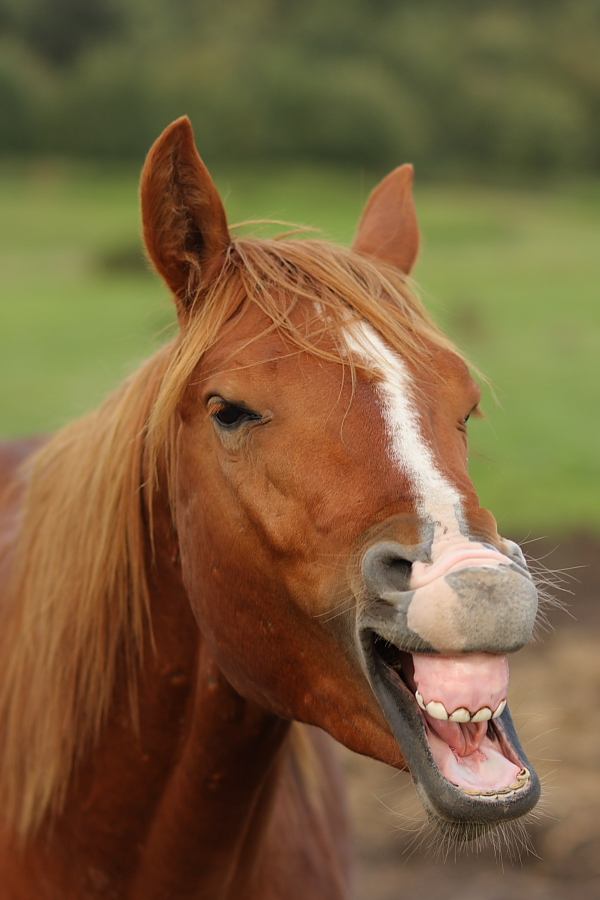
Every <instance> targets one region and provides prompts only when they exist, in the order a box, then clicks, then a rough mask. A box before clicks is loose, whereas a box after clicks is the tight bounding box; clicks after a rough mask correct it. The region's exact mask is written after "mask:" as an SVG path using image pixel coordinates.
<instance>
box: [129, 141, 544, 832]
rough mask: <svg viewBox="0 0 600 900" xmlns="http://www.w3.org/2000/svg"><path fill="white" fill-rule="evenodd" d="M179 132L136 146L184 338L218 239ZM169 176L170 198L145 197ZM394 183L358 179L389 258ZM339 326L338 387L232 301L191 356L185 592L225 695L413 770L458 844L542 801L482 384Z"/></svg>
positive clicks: (220, 224) (529, 600)
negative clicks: (515, 695) (471, 446)
mask: <svg viewBox="0 0 600 900" xmlns="http://www.w3.org/2000/svg"><path fill="white" fill-rule="evenodd" d="M177 128H179V132H178V131H177ZM177 128H175V129H174V130H173V128H172V129H171V133H170V134H169V133H168V134H167V135H166V136H163V138H162V139H160V140H159V142H158V145H157V147H156V148H155V150H154V151H152V153H151V157H150V158H149V162H148V164H147V169H146V182H145V187H144V186H143V191H142V197H143V199H144V197H145V198H146V199H145V201H144V203H145V210H146V213H145V229H146V234H147V239H148V242H149V250H150V253H151V256H152V258H153V260H154V262H155V264H156V265H157V267H158V269H159V271H161V273H162V274H163V276H164V277H165V279H166V280H167V282H168V283H169V285H170V286H171V288H172V289H173V290H174V292H175V294H176V298H177V306H178V312H179V316H180V320H181V323H182V327H183V328H184V329H185V328H186V327H188V323H189V321H190V319H191V317H192V316H193V315H194V302H195V301H194V297H195V298H197V297H198V296H199V293H198V290H199V289H198V287H197V285H198V283H199V281H198V279H199V278H201V276H204V277H205V278H206V279H207V281H208V282H210V277H211V272H214V271H216V270H218V268H219V265H222V264H223V254H224V252H225V250H224V248H226V247H227V243H228V237H227V234H226V226H225V224H224V223H225V219H224V213H222V207H221V206H220V201H219V200H218V195H216V190H215V189H214V185H212V182H211V181H210V179H209V178H208V175H207V173H206V172H205V170H204V169H203V167H201V166H202V164H201V163H200V162H199V159H198V158H197V156H194V155H193V153H195V151H193V153H192V150H193V144H191V148H192V149H190V141H191V136H190V134H189V129H188V130H186V128H187V126H184V125H182V124H181V123H180V125H179V126H177ZM161 142H162V143H161ZM165 159H166V162H165ZM165 171H166V172H167V175H168V178H167V183H171V193H172V195H173V197H175V196H176V198H177V203H175V202H171V201H170V198H169V197H168V196H167V197H165V196H163V197H162V201H161V200H160V196H159V195H160V192H162V193H163V194H164V191H165V177H166V176H165ZM169 173H170V174H169ZM190 173H191V174H190ZM406 175H407V173H406V170H402V169H401V170H397V171H396V173H393V174H392V176H390V177H389V178H388V179H386V181H384V182H383V184H382V185H381V186H380V188H378V189H377V190H376V191H375V192H374V195H373V196H372V198H371V200H370V201H369V204H368V205H367V208H366V210H365V214H364V216H363V220H362V222H361V226H360V228H359V234H358V237H357V241H356V243H355V249H356V250H357V251H358V252H360V253H368V254H371V255H374V254H375V250H376V251H377V253H376V254H375V255H379V256H380V258H381V257H382V258H383V261H384V262H386V263H387V264H389V263H392V264H395V265H398V266H400V267H401V268H402V269H403V270H404V271H408V269H409V268H410V266H411V265H412V261H413V260H414V256H415V253H416V248H417V246H418V236H417V237H416V236H415V229H416V219H415V216H414V210H413V207H412V202H411V201H410V197H409V195H410V179H408V180H407V177H406ZM169 179H171V181H170V182H169ZM190 181H191V187H190ZM191 188H193V190H192V189H191ZM407 191H408V194H407ZM186 194H189V195H190V196H191V197H192V200H193V202H192V201H190V202H189V204H188V206H187V208H186V210H185V215H183V214H181V215H180V214H179V213H177V210H180V211H181V209H182V197H185V196H186ZM171 199H172V198H171ZM156 209H159V210H161V212H160V216H162V218H160V216H158V218H157V214H156V213H155V210H156ZM174 210H175V213H174V212H173V211H174ZM215 210H217V213H215ZM173 215H180V219H181V221H180V219H176V220H175V221H170V220H169V219H168V216H173ZM190 223H192V224H190ZM394 223H395V224H394ZM398 223H400V224H398ZM161 234H167V235H168V236H169V240H168V241H166V243H165V244H164V245H163V244H161V240H160V235H161ZM178 234H179V239H177V235H178ZM390 235H391V238H392V239H390ZM173 236H174V237H173ZM398 247H400V248H401V249H400V250H398ZM190 248H191V249H190ZM374 248H375V250H374ZM382 248H383V249H382ZM190 285H191V286H192V287H193V288H194V291H195V292H196V293H195V294H194V296H192V294H193V292H190V291H191V288H190ZM296 314H297V315H298V316H299V317H301V316H304V317H306V315H307V311H306V310H303V309H302V308H301V305H299V306H298V309H297V313H296ZM344 339H345V340H344V343H345V346H346V348H347V349H348V352H349V353H350V354H351V355H352V357H353V359H354V361H355V363H356V364H357V366H358V368H357V370H356V381H355V383H354V384H353V383H352V380H351V379H350V378H349V377H348V370H347V367H345V366H344V365H342V364H340V363H336V362H328V361H325V360H324V359H323V358H317V357H316V356H313V355H311V354H310V353H307V352H304V351H300V350H298V348H297V347H296V346H293V345H291V344H290V343H288V342H287V341H286V340H285V339H284V338H283V337H282V336H281V335H280V334H279V333H278V332H277V331H276V330H274V329H273V328H272V322H271V321H270V320H269V319H268V318H267V317H265V316H264V313H262V312H260V311H259V309H258V308H257V307H256V306H254V305H252V304H249V303H247V304H242V305H241V306H240V307H239V308H238V310H237V312H236V314H235V315H234V316H233V317H232V318H231V319H230V320H229V322H228V324H227V327H226V328H225V329H223V331H222V333H221V335H220V336H219V338H218V339H217V341H216V342H215V343H214V344H213V345H212V346H211V347H210V349H209V350H208V352H207V353H205V354H204V356H203V357H202V359H201V361H200V362H199V364H198V366H197V369H196V371H195V372H194V375H193V377H192V378H191V380H190V382H189V385H188V388H187V390H186V392H185V395H184V397H183V399H182V401H181V403H180V406H179V419H180V424H179V434H178V443H177V459H176V467H175V470H176V491H177V498H176V500H177V502H176V509H177V521H176V526H177V532H178V536H179V541H180V546H181V559H182V566H183V577H184V583H185V585H186V588H187V591H188V594H189V597H190V602H191V604H192V607H193V610H194V613H195V615H196V618H197V621H198V623H199V626H200V629H201V631H202V635H203V638H204V639H205V640H206V641H207V643H208V645H209V647H210V649H211V652H212V654H213V656H214V658H215V660H216V661H217V663H218V664H219V666H220V667H221V669H222V671H223V672H224V674H225V675H226V677H227V678H228V679H229V681H230V682H231V684H232V685H233V686H234V687H235V688H236V689H237V690H238V691H239V692H240V693H241V694H242V695H244V696H246V697H248V698H251V699H253V700H256V701H257V702H259V703H260V704H262V705H263V706H264V707H266V708H267V709H270V710H272V711H273V712H275V713H277V714H279V715H281V716H284V717H288V718H295V719H298V720H300V721H304V722H309V723H311V724H315V725H319V726H321V727H322V728H325V729H326V730H327V731H329V732H330V734H332V735H333V736H334V737H336V738H337V739H338V740H340V741H342V742H343V743H344V744H346V745H347V746H348V747H350V748H351V749H354V750H356V751H358V752H360V753H364V754H366V755H369V756H373V757H376V758H379V759H381V760H383V761H385V762H388V763H390V764H392V765H395V766H399V767H403V766H405V765H406V764H408V766H409V767H410V769H411V772H412V774H413V777H414V779H415V782H416V784H417V789H418V790H419V792H420V794H421V796H422V798H423V800H424V802H425V805H426V807H427V808H428V810H429V811H430V813H431V815H432V816H433V817H434V818H435V819H436V821H437V822H438V823H439V824H440V825H441V827H446V828H449V829H450V830H452V832H453V834H454V836H455V837H459V838H461V837H463V838H464V837H471V836H474V835H475V834H476V833H478V832H480V831H481V830H482V829H484V828H485V827H488V826H489V825H491V824H494V823H495V822H497V821H500V820H502V819H509V818H514V817H516V816H518V815H521V814H522V813H523V812H525V811H527V810H528V809H530V808H531V807H532V806H533V805H534V803H535V802H536V800H537V797H538V794H539V785H538V783H537V779H536V777H535V774H534V773H533V772H532V770H531V768H530V766H529V764H528V763H527V760H526V758H525V756H524V754H523V751H522V749H521V748H520V745H519V743H518V740H517V738H516V735H515V733H514V729H513V727H512V721H511V719H510V714H509V712H508V709H507V708H506V692H507V680H508V669H507V664H506V658H505V654H506V653H507V652H509V651H513V650H515V649H518V648H519V647H520V646H522V645H523V644H524V643H525V642H526V641H527V640H528V639H529V636H530V634H531V629H532V627H533V620H534V617H535V609H536V598H535V591H534V589H533V586H532V584H531V580H530V578H529V576H528V573H527V571H526V567H525V564H524V561H523V558H522V556H521V555H520V552H519V551H518V549H517V548H516V546H515V545H513V544H511V543H510V542H506V541H502V540H501V538H500V537H499V536H498V534H497V531H496V526H495V523H494V520H493V517H492V516H491V515H490V514H489V513H487V512H486V511H484V510H481V509H480V507H479V503H478V500H477V496H476V493H475V491H474V488H473V486H472V484H471V482H470V480H469V477H468V472H467V449H466V436H465V422H466V419H467V418H468V416H469V413H470V412H471V411H472V410H473V408H474V407H475V406H476V404H477V402H478V390H477V387H476V386H475V384H474V383H473V381H472V379H471V378H470V376H469V374H468V372H467V370H466V367H465V366H464V363H463V362H462V361H461V360H460V359H459V357H458V356H457V355H455V354H454V353H452V352H451V351H449V350H447V349H444V348H443V347H441V346H437V345H435V346H434V345H432V346H431V347H430V348H429V350H430V353H429V357H428V360H427V362H420V363H419V362H415V361H413V362H408V361H406V360H404V359H402V358H400V356H399V355H397V354H396V353H395V352H394V351H393V350H392V348H391V347H389V346H388V345H386V343H385V341H384V340H383V339H382V338H381V336H380V335H379V334H378V333H377V332H376V331H375V330H374V329H373V328H372V326H371V325H369V324H368V323H366V322H363V323H356V322H355V321H354V322H352V323H350V321H349V323H348V326H347V329H346V333H345V335H344ZM473 823H474V824H473ZM457 825H458V826H459V827H458V828H457Z"/></svg>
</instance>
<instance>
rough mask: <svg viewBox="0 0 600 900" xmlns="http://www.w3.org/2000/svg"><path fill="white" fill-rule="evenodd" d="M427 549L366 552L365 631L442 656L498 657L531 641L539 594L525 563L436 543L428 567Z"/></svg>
mask: <svg viewBox="0 0 600 900" xmlns="http://www.w3.org/2000/svg"><path fill="white" fill-rule="evenodd" d="M424 549H426V548H419V547H402V546H401V545H400V544H396V543H395V542H393V541H384V542H381V543H379V544H375V545H373V546H372V547H371V548H369V550H368V551H367V552H366V554H365V556H364V559H363V564H362V571H363V577H364V583H365V588H366V590H367V596H368V599H369V604H368V606H367V608H366V611H365V614H364V617H363V621H364V623H365V625H369V626H370V627H372V628H373V630H374V631H375V632H376V633H377V634H379V635H380V636H381V637H383V638H385V640H387V641H389V642H390V643H392V644H395V645H396V646H397V647H399V648H400V649H401V650H407V651H409V652H411V653H414V652H416V653H429V654H432V653H433V654H435V653H439V654H441V655H443V656H456V655H458V654H464V653H479V652H488V653H495V654H500V655H503V654H506V653H512V652H514V651H515V650H519V649H520V648H521V647H523V646H524V645H525V644H526V643H527V642H528V641H529V640H530V638H531V635H532V632H533V627H534V624H535V618H536V614H537V592H536V590H535V587H534V585H533V583H532V581H531V579H530V577H529V575H528V573H527V569H526V566H525V564H524V561H523V560H522V557H520V558H519V557H518V555H517V554H515V561H513V559H511V558H510V557H509V556H506V555H504V554H503V553H500V552H499V551H497V550H495V549H493V548H492V547H488V546H486V545H484V544H482V543H478V542H475V541H467V540H462V539H460V540H458V541H456V540H448V541H445V542H444V543H443V544H441V543H439V542H438V543H437V544H434V545H433V546H432V547H431V556H432V561H431V562H423V561H422V560H423V558H424V554H423V550H424ZM421 554H423V555H421ZM511 555H512V554H511ZM419 556H420V558H418V557H419ZM415 557H417V558H415ZM371 621H372V625H371Z"/></svg>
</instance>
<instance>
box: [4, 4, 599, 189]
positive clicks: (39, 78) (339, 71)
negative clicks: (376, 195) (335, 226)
mask: <svg viewBox="0 0 600 900" xmlns="http://www.w3.org/2000/svg"><path fill="white" fill-rule="evenodd" d="M599 112H600V4H599V3H598V0H545V2H544V3H540V2H539V0H486V2H485V3H481V2H480V0H328V2H327V3H322V2H321V0H303V2H299V0H178V2H177V3H173V2H172V0H0V152H5V153H14V152H19V153H22V152H27V151H29V152H32V153H34V152H35V153H48V152H51V153H65V154H71V155H79V156H81V155H86V156H98V157H100V156H111V157H121V158H124V157H132V156H136V157H139V156H140V155H142V154H143V153H144V152H145V150H146V149H147V147H148V145H149V143H150V142H151V140H152V139H153V138H154V137H155V136H156V135H157V134H158V132H159V131H160V130H161V128H163V127H164V126H165V125H166V124H167V123H168V122H169V121H170V120H172V119H173V118H175V117H176V116H178V115H181V114H183V113H187V114H189V115H190V116H191V117H192V118H193V120H194V124H195V127H196V130H197V132H198V135H199V141H200V144H201V146H202V148H203V152H204V154H205V155H206V157H207V158H208V159H209V161H211V162H214V161H216V160H218V161H231V160H234V159H238V158H242V159H244V160H249V159H253V158H261V159H263V160H264V159H269V158H272V159H275V158H276V159H282V158H288V159H289V158H299V157H302V158H314V159H319V160H331V161H336V162H345V161H352V162H359V163H360V164H361V165H364V166H367V167H369V168H372V169H375V170H377V169H382V170H383V169H385V168H387V167H389V166H390V165H394V164H396V163H397V162H398V161H401V160H402V159H406V158H410V159H412V160H413V161H414V162H416V163H418V164H419V166H420V169H421V172H422V173H430V174H436V173H439V172H440V169H443V174H444V175H447V174H448V172H449V171H461V172H462V171H464V170H467V169H469V170H470V171H471V172H473V170H475V171H476V172H484V171H485V172H487V173H488V174H489V173H494V172H509V173H517V174H519V173H523V174H525V175H531V174H533V173H540V172H541V173H552V172H557V171H564V170H567V169H577V170H578V171H580V172H581V171H598V170H599V169H600V115H599Z"/></svg>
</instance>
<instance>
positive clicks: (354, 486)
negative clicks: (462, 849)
mask: <svg viewBox="0 0 600 900" xmlns="http://www.w3.org/2000/svg"><path fill="white" fill-rule="evenodd" d="M412 179H413V170H412V166H410V165H404V166H400V167H399V168H398V169H396V170H395V171H394V172H392V173H391V174H390V175H388V176H387V178H385V179H384V180H383V181H382V182H381V184H380V185H379V186H378V187H377V188H376V189H375V190H374V191H373V193H372V194H371V196H370V198H369V200H368V202H367V204H366V207H365V210H364V212H363V215H362V218H361V221H360V224H359V227H358V232H357V236H356V239H355V241H354V243H353V246H352V248H351V249H346V248H341V247H338V246H336V245H333V244H330V243H328V242H326V241H321V240H316V239H314V238H307V237H306V236H305V235H304V236H298V235H297V234H296V235H292V236H290V235H287V236H283V238H282V239H260V240H259V239H258V238H251V237H246V238H235V237H234V236H232V230H230V228H229V226H228V223H227V218H226V214H225V210H224V207H223V204H222V201H221V199H220V197H219V194H218V192H217V189H216V187H215V185H214V183H213V181H212V180H211V177H210V175H209V173H208V171H207V169H206V167H205V166H204V164H203V162H202V161H201V159H200V157H199V155H198V151H197V150H196V147H195V143H194V136H193V132H192V128H191V124H190V122H189V120H188V119H187V118H183V119H179V120H177V121H176V122H174V123H173V124H172V125H171V126H169V127H168V128H167V129H166V131H165V132H164V133H163V134H162V135H161V136H160V137H159V139H158V140H157V141H156V143H155V144H154V146H153V147H152V149H151V151H150V153H149V155H148V158H147V160H146V163H145V166H144V169H143V173H142V180H141V202H142V219H143V233H144V239H145V244H146V248H147V252H148V256H149V258H150V260H151V262H152V264H153V265H154V267H155V269H156V270H157V272H158V273H159V275H160V276H161V277H162V279H163V280H164V281H165V282H166V285H167V286H168V288H169V289H170V291H171V293H172V295H173V299H174V303H175V307H176V311H177V319H178V332H177V334H176V336H175V337H174V338H173V339H172V340H171V341H170V342H168V343H167V344H166V345H165V346H163V347H162V348H161V349H160V350H159V351H158V352H157V353H156V354H155V355H154V356H152V357H151V358H150V359H149V360H148V361H147V362H146V363H145V364H143V365H142V366H141V368H140V369H139V370H138V371H137V372H135V373H134V374H133V375H132V376H131V377H130V378H129V379H128V380H127V381H125V383H124V384H123V385H122V386H121V387H120V388H119V389H117V390H116V392H114V393H113V394H112V395H110V396H109V397H108V399H107V400H106V401H105V402H104V404H103V405H102V406H101V407H100V408H99V409H97V410H96V411H94V412H92V413H91V414H88V415H87V416H85V417H84V418H82V419H80V420H78V421H76V422H74V423H72V424H70V425H68V426H67V427H66V428H64V429H62V430H60V431H58V432H57V433H56V434H54V435H53V436H50V437H47V438H44V439H42V440H40V441H39V442H37V443H35V442H34V443H33V444H32V443H31V442H22V443H19V444H12V445H11V444H7V445H4V447H3V449H2V451H0V471H1V472H2V479H3V483H4V485H5V487H4V492H3V494H2V497H3V499H2V506H1V519H0V522H1V527H0V569H1V579H0V585H1V590H2V606H1V624H2V628H1V631H0V810H1V826H0V884H1V885H2V888H1V891H0V893H1V895H2V898H3V900H32V898H35V900H58V898H60V900H75V898H77V900H83V898H86V900H88V898H90V900H92V898H93V900H100V898H118V900H121V898H126V900H142V898H143V900H159V898H163V900H166V898H169V900H171V898H173V900H184V898H185V900H200V898H202V900H217V898H218V900H233V898H235V900H242V898H243V900H259V898H260V900H275V898H286V900H295V898H298V900H299V898H303V900H304V898H306V897H310V898H311V900H333V898H336V900H341V898H348V897H350V896H351V894H352V875H351V837H350V834H349V826H348V823H347V815H346V809H345V805H344V791H343V782H342V778H341V775H340V770H339V764H338V762H337V757H336V754H335V749H334V743H335V741H338V742H340V743H342V744H343V745H345V746H346V747H347V748H350V750H353V751H355V752H357V753H359V754H363V755H366V756H369V757H372V758H374V759H377V760H380V761H382V762H384V763H387V764H389V765H390V766H393V767H396V769H401V770H406V769H408V770H410V772H411V774H412V778H413V780H414V783H415V785H416V789H417V792H418V794H419V796H420V798H421V800H422V802H423V804H424V806H425V809H426V811H427V815H428V816H429V817H430V819H431V820H432V822H433V823H435V824H436V825H437V827H438V828H439V829H440V830H441V832H442V834H444V835H446V837H447V838H448V839H451V840H454V841H457V842H459V843H460V842H465V841H470V840H472V839H474V838H476V837H478V836H479V835H481V834H483V833H485V832H487V831H488V830H489V829H493V828H494V827H496V826H497V825H499V824H501V823H503V822H506V821H510V820H512V819H516V818H518V817H520V816H522V815H524V814H525V813H527V812H528V811H529V810H531V809H532V808H533V806H534V805H535V803H536V802H537V799H538V796H539V790H540V788H539V781H538V779H537V776H536V774H535V772H534V770H533V768H532V766H531V765H530V763H529V762H528V760H527V758H526V756H525V753H524V751H523V749H522V747H521V745H520V743H519V740H518V737H517V735H516V732H515V729H514V725H513V722H512V718H511V715H510V711H509V707H508V706H507V703H506V699H507V688H508V663H507V654H508V653H512V652H514V651H516V650H518V649H519V648H521V647H522V646H523V645H524V644H526V643H527V641H528V640H529V638H530V636H531V633H532V628H533V625H534V620H535V617H536V607H537V599H536V591H535V588H534V585H533V582H532V579H531V577H530V575H529V573H528V570H527V565H526V563H525V560H524V558H523V555H522V553H521V551H520V549H519V548H518V546H517V545H516V544H514V543H512V542H511V541H509V540H505V539H503V538H501V537H500V536H499V534H498V531H497V527H496V523H495V520H494V518H493V516H492V514H491V513H489V512H488V511H486V510H484V509H482V508H481V507H480V505H479V501H478V497H477V494H476V492H475V489H474V487H473V485H472V482H471V481H470V479H469V475H468V470H467V421H468V419H469V417H470V416H471V415H474V414H475V415H476V414H478V413H479V402H480V389H479V387H478V386H477V384H476V382H475V381H474V379H473V377H472V376H471V374H470V369H469V367H468V365H467V362H466V360H465V358H464V357H463V356H462V355H461V353H460V352H459V351H458V349H457V348H456V347H455V346H454V345H453V343H452V342H451V341H450V340H449V339H448V338H447V337H446V336H444V334H443V333H442V332H441V331H440V330H439V329H438V328H437V326H436V325H435V324H434V322H433V321H432V319H431V318H430V317H429V315H428V314H427V312H426V311H425V309H424V307H423V306H422V304H421V302H420V300H418V299H417V298H416V296H415V293H414V291H413V290H412V288H411V282H410V280H409V273H410V271H411V269H412V266H413V264H414V262H415V259H416V256H417V252H418V249H419V228H418V224H417V218H416V213H415V207H414V202H413V199H412V187H411V186H412Z"/></svg>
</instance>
